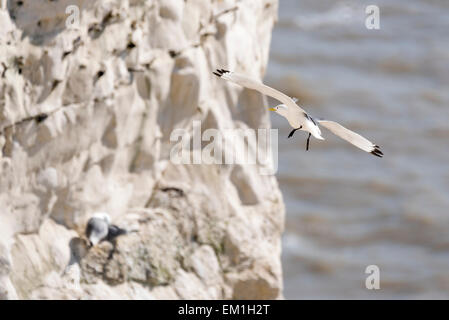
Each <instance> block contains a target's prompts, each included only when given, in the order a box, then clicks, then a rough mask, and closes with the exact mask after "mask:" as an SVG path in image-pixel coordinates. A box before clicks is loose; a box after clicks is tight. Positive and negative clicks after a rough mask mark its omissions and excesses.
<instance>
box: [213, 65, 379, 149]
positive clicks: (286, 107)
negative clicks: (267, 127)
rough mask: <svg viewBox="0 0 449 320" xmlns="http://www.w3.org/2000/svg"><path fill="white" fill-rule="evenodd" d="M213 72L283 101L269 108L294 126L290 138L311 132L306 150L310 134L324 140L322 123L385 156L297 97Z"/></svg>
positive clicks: (237, 76)
mask: <svg viewBox="0 0 449 320" xmlns="http://www.w3.org/2000/svg"><path fill="white" fill-rule="evenodd" d="M212 73H213V74H214V75H216V76H217V77H219V78H222V79H225V80H228V81H231V82H234V83H236V84H238V85H241V86H242V87H245V88H248V89H252V90H256V91H259V92H260V93H262V94H265V95H267V96H270V97H272V98H274V99H276V100H278V101H280V102H282V104H279V105H277V106H276V107H274V108H270V109H269V110H270V111H274V112H276V113H277V114H279V115H281V116H283V117H284V118H286V119H287V121H288V123H289V124H290V126H291V127H292V128H293V130H292V131H291V132H290V134H289V135H288V138H291V137H292V136H293V134H294V133H295V132H296V131H297V130H302V131H305V132H308V133H309V136H308V137H307V144H306V150H309V141H310V136H314V137H315V138H316V139H318V140H324V138H323V137H322V136H321V130H320V128H319V127H318V125H321V126H323V127H325V128H326V129H328V130H329V131H331V132H332V133H334V134H335V135H337V136H339V137H340V138H342V139H344V140H346V141H348V142H349V143H351V144H353V145H355V146H356V147H357V148H360V149H362V150H363V151H366V152H369V153H371V154H373V155H375V156H376V157H380V158H382V156H383V153H382V151H380V148H379V146H378V145H376V144H374V143H372V142H371V141H369V140H368V139H366V138H364V137H362V136H361V135H359V134H358V133H355V132H353V131H351V130H349V129H347V128H345V127H343V126H342V125H341V124H339V123H337V122H335V121H330V120H324V119H316V118H312V117H311V116H310V115H309V114H308V113H307V112H305V111H304V110H303V109H302V108H301V107H300V106H298V105H297V104H296V102H297V101H298V100H297V99H295V98H290V97H289V96H287V95H286V94H284V93H282V92H280V91H278V90H276V89H273V88H271V87H269V86H267V85H265V84H263V83H262V82H260V81H258V80H255V79H252V78H249V77H247V76H245V75H242V74H239V73H235V72H231V71H228V70H224V69H217V70H216V71H215V72H212Z"/></svg>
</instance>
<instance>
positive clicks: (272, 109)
mask: <svg viewBox="0 0 449 320" xmlns="http://www.w3.org/2000/svg"><path fill="white" fill-rule="evenodd" d="M268 110H270V111H276V109H275V108H268Z"/></svg>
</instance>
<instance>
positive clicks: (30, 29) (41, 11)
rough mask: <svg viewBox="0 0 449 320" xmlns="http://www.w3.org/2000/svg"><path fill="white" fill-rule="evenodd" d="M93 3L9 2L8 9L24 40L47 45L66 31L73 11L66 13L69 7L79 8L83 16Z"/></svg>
mask: <svg viewBox="0 0 449 320" xmlns="http://www.w3.org/2000/svg"><path fill="white" fill-rule="evenodd" d="M93 3H95V1H88V2H86V0H55V1H48V0H8V2H7V9H8V13H9V16H10V17H11V20H12V21H13V22H14V24H15V25H16V27H17V28H19V29H20V30H22V31H23V34H22V39H23V38H25V37H29V39H30V42H31V43H32V44H34V45H45V44H47V43H49V42H50V41H51V40H52V39H53V38H54V37H55V36H56V35H58V34H59V33H60V32H62V31H63V30H64V29H66V21H67V19H68V18H69V17H70V16H71V14H72V13H71V11H68V12H70V13H69V14H67V13H66V10H67V7H69V6H76V7H78V9H79V12H80V15H81V10H83V9H84V8H85V7H86V6H87V4H88V5H91V4H93ZM72 17H73V16H72ZM72 17H71V19H72Z"/></svg>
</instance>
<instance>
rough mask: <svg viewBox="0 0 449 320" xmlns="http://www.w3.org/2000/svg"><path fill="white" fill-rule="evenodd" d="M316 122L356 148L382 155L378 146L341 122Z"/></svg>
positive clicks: (378, 155)
mask: <svg viewBox="0 0 449 320" xmlns="http://www.w3.org/2000/svg"><path fill="white" fill-rule="evenodd" d="M318 123H319V124H320V125H322V126H323V127H325V128H326V129H328V130H330V131H331V132H332V133H334V134H335V135H337V136H339V137H340V138H342V139H344V140H346V141H348V142H349V143H352V144H353V145H355V146H356V147H357V148H360V149H362V150H363V151H366V152H370V153H372V154H373V155H375V156H377V157H380V158H382V156H383V155H384V154H383V153H382V151H380V149H379V146H378V145H375V144H374V143H372V142H371V141H369V140H368V139H366V138H364V137H362V136H361V135H359V134H358V133H355V132H353V131H351V130H349V129H346V128H345V127H343V126H342V125H341V124H339V123H337V122H335V121H329V120H318Z"/></svg>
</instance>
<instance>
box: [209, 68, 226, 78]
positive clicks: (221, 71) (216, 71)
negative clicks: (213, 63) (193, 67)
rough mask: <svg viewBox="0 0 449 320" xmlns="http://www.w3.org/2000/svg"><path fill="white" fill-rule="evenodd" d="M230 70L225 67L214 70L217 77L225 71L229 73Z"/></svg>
mask: <svg viewBox="0 0 449 320" xmlns="http://www.w3.org/2000/svg"><path fill="white" fill-rule="evenodd" d="M229 72H230V71H228V70H225V69H217V70H215V72H212V73H213V74H215V75H216V76H217V77H221V76H222V75H223V74H225V73H229Z"/></svg>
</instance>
